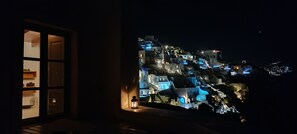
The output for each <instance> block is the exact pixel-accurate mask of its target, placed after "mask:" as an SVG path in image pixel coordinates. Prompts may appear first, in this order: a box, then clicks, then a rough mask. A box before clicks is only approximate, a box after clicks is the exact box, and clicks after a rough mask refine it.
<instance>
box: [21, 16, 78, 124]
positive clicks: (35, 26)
mask: <svg viewBox="0 0 297 134" xmlns="http://www.w3.org/2000/svg"><path fill="white" fill-rule="evenodd" d="M25 29H28V30H33V31H37V32H40V58H39V59H40V60H39V61H40V86H39V89H38V90H39V94H40V95H39V96H40V97H39V98H40V99H39V116H38V117H33V118H28V119H21V120H22V124H23V125H27V124H32V123H43V122H48V121H51V120H55V119H59V118H63V117H66V116H68V115H70V111H71V110H70V108H71V106H70V104H71V101H70V99H71V97H70V96H71V91H70V89H71V81H72V80H70V78H71V76H70V74H71V73H72V71H71V68H70V67H71V66H72V65H71V64H72V63H71V61H72V58H71V57H72V56H71V50H72V49H71V45H72V43H73V40H72V36H73V33H74V31H73V30H69V29H65V28H60V27H56V26H52V25H48V24H44V23H40V22H36V21H31V20H25V21H24V25H23V27H22V31H24V30H25ZM49 34H51V35H58V36H62V37H64V61H63V63H64V86H63V88H64V112H63V113H60V114H54V115H48V114H47V96H48V93H47V91H48V86H47V82H48V81H47V80H48V70H47V69H48V62H49V61H50V60H48V58H47V56H48V35H49ZM21 40H22V47H21V49H22V50H21V52H22V54H21V56H22V57H21V60H22V61H21V62H22V63H23V61H24V60H25V59H26V58H24V45H23V43H24V33H23V32H22V38H21ZM20 68H21V69H23V64H21V67H20ZM74 75H76V73H74ZM20 81H21V82H22V83H23V78H22V79H21V80H20ZM21 89H22V90H23V88H21ZM21 97H22V92H21ZM21 103H22V102H21ZM20 106H22V104H21V105H20ZM20 108H21V107H20ZM21 111H22V109H21ZM21 114H22V112H21ZM20 117H22V115H21V116H20Z"/></svg>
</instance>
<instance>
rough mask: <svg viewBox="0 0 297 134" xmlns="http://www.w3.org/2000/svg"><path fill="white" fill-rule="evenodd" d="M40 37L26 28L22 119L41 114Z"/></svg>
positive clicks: (37, 33) (38, 33)
mask: <svg viewBox="0 0 297 134" xmlns="http://www.w3.org/2000/svg"><path fill="white" fill-rule="evenodd" d="M40 37H41V36H40V32H37V31H32V30H27V29H25V30H24V57H23V97H22V119H28V118H33V117H39V115H40V114H39V112H40V61H41V60H40Z"/></svg>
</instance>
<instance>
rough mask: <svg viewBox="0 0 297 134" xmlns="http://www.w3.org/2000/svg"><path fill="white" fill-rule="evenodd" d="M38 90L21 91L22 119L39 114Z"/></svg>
mask: <svg viewBox="0 0 297 134" xmlns="http://www.w3.org/2000/svg"><path fill="white" fill-rule="evenodd" d="M39 100H40V99H39V91H38V90H26V91H23V98H22V119H27V118H32V117H38V116H39Z"/></svg>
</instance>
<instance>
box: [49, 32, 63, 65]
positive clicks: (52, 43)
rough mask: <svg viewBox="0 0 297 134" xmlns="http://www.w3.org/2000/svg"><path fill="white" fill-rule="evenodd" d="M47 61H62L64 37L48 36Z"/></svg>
mask: <svg viewBox="0 0 297 134" xmlns="http://www.w3.org/2000/svg"><path fill="white" fill-rule="evenodd" d="M48 59H50V60H64V37H60V36H56V35H48Z"/></svg>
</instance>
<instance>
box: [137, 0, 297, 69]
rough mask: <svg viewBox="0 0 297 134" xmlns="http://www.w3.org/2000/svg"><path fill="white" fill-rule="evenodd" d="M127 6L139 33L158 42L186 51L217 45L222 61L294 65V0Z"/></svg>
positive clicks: (146, 1)
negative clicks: (279, 61)
mask: <svg viewBox="0 0 297 134" xmlns="http://www.w3.org/2000/svg"><path fill="white" fill-rule="evenodd" d="M133 4H135V5H134V6H135V8H136V11H137V12H136V14H137V17H136V21H137V24H138V25H137V29H138V35H139V37H144V36H145V35H155V36H156V37H157V38H158V39H159V41H160V42H161V43H169V44H172V45H176V46H180V47H182V48H183V49H185V50H188V51H196V50H197V49H219V50H222V52H223V53H222V54H223V58H224V59H225V60H226V61H241V60H242V59H246V60H247V61H248V62H251V63H254V64H258V65H265V64H268V63H270V62H273V61H278V60H282V61H283V62H285V63H287V64H295V61H293V60H294V59H293V57H296V56H295V54H294V52H295V49H294V46H295V45H297V41H296V40H297V32H296V31H297V27H296V25H297V21H296V18H297V10H296V9H297V8H296V4H295V3H294V1H286V0H281V1H270V0H266V1H261V0H255V1H251V0H244V1H243V0H242V1H240V0H228V1H226V0H217V1H214V0H190V1H189V0H188V1H186V0H184V1H176V0H175V1H174V0H171V1H169V0H138V1H136V2H135V3H133ZM293 62H294V63H293Z"/></svg>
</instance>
